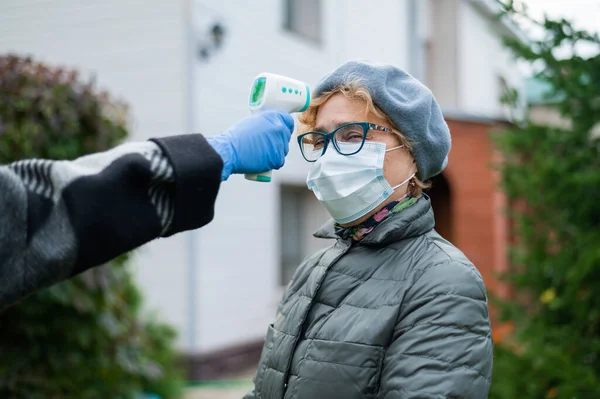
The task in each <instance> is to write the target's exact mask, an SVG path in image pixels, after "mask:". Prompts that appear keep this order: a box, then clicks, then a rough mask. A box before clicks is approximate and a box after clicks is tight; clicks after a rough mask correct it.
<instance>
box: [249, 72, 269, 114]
mask: <svg viewBox="0 0 600 399" xmlns="http://www.w3.org/2000/svg"><path fill="white" fill-rule="evenodd" d="M266 85H267V78H265V77H260V78H258V79H256V80H255V81H254V84H253V85H252V90H251V91H250V106H251V107H256V106H258V105H260V104H261V103H262V100H263V97H264V95H265V86H266Z"/></svg>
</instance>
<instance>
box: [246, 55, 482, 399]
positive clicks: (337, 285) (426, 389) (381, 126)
mask: <svg viewBox="0 0 600 399" xmlns="http://www.w3.org/2000/svg"><path fill="white" fill-rule="evenodd" d="M314 94H315V97H314V99H313V101H312V103H311V105H310V107H309V108H308V109H307V110H306V111H305V113H304V114H303V115H302V118H301V121H302V122H303V123H304V124H306V125H307V126H308V127H309V129H310V131H309V132H308V133H305V134H302V135H300V136H299V138H298V140H299V143H300V147H301V149H302V154H303V155H304V157H305V159H306V160H307V161H308V162H312V163H313V164H312V168H311V169H310V172H309V174H308V178H307V185H308V188H309V189H310V190H312V191H313V192H314V194H315V196H316V197H317V199H318V200H319V201H320V202H321V203H322V204H323V206H325V208H326V209H327V210H328V212H329V213H330V214H331V216H332V217H333V219H334V220H333V221H331V222H328V223H327V224H326V225H325V226H324V227H323V228H321V230H319V231H318V232H317V233H316V236H318V237H322V238H329V239H335V242H334V243H333V245H331V246H330V247H328V248H326V249H324V250H321V251H319V252H317V253H315V254H313V255H312V256H310V257H309V258H308V259H306V260H305V261H304V262H303V263H302V264H301V265H300V266H299V267H298V270H297V272H296V273H295V276H294V278H293V279H292V281H291V282H290V284H289V286H288V287H287V289H286V291H285V294H284V296H283V299H282V301H281V303H280V305H279V309H278V312H277V315H276V318H275V321H274V323H273V324H272V325H270V326H269V328H268V332H267V336H266V341H265V344H264V348H263V352H262V355H261V359H260V363H259V366H258V371H257V374H256V377H255V379H254V383H255V387H254V390H253V391H252V392H251V393H249V394H248V395H247V396H246V398H247V399H249V398H262V399H283V398H285V399H321V398H322V399H334V398H340V399H354V398H387V399H392V398H406V399H408V398H415V399H416V398H423V399H425V398H431V399H433V398H435V399H438V398H439V399H442V398H468V399H480V398H481V399H483V398H487V395H488V390H489V387H490V377H491V370H492V339H491V330H490V322H489V315H488V306H487V299H486V291H485V287H484V284H483V281H482V278H481V275H480V274H479V272H478V271H477V269H476V268H475V267H474V266H473V264H472V263H471V262H470V261H469V260H468V259H467V258H466V257H465V255H464V254H463V253H462V252H461V251H460V250H458V249H457V248H456V247H454V246H453V245H452V244H451V243H449V242H448V241H446V240H444V239H443V238H442V237H441V236H440V235H439V234H437V233H436V232H435V230H434V224H435V222H434V217H433V211H432V209H431V202H430V200H429V198H428V197H427V196H426V195H425V194H423V193H422V189H423V188H425V187H426V185H425V184H424V183H423V182H424V181H426V180H427V179H428V178H430V177H432V176H434V175H436V174H438V173H440V172H441V171H442V170H443V169H444V168H445V166H446V164H447V160H448V157H447V156H448V152H449V150H450V133H449V130H448V127H447V125H446V123H445V121H444V119H443V117H442V113H441V111H440V108H439V106H438V104H437V102H436V101H435V99H434V97H433V95H432V94H431V92H430V91H429V90H428V89H427V88H426V87H425V86H423V85H422V84H421V83H419V82H418V81H417V80H416V79H414V78H413V77H411V76H409V75H408V74H406V73H405V72H403V71H401V70H400V69H398V68H396V67H393V66H389V65H376V64H371V63H366V62H348V63H346V64H344V65H342V66H341V67H340V68H338V69H337V70H335V71H334V72H332V73H331V74H329V75H327V76H325V77H324V78H323V79H322V80H321V82H320V83H319V84H318V86H317V87H316V89H315V93H314Z"/></svg>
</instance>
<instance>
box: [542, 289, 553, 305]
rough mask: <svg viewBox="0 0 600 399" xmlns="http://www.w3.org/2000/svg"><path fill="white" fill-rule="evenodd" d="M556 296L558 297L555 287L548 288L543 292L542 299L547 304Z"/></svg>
mask: <svg viewBox="0 0 600 399" xmlns="http://www.w3.org/2000/svg"><path fill="white" fill-rule="evenodd" d="M554 298H556V291H555V290H554V288H548V289H547V290H546V291H544V292H542V295H540V301H542V303H546V304H547V303H550V302H552V301H553V300H554Z"/></svg>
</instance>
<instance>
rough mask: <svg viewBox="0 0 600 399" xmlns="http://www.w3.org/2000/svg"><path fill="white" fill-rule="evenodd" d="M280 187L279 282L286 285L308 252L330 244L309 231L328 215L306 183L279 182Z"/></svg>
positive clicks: (315, 228)
mask: <svg viewBox="0 0 600 399" xmlns="http://www.w3.org/2000/svg"><path fill="white" fill-rule="evenodd" d="M280 190H281V193H280V198H281V205H280V215H279V221H280V222H279V223H280V225H279V231H280V236H279V237H280V253H281V261H280V267H281V271H280V283H281V284H282V285H286V284H287V283H288V282H289V281H290V279H291V278H292V276H293V275H294V272H295V271H296V268H297V267H298V265H299V264H300V263H301V262H302V261H303V260H304V259H305V258H306V257H307V256H308V255H310V254H311V253H313V252H315V251H317V250H318V249H320V248H323V247H324V246H326V245H329V244H331V243H330V242H329V240H324V239H319V238H315V237H313V235H312V234H313V233H314V232H315V231H316V230H317V229H318V228H319V227H321V226H322V225H323V224H324V223H325V222H326V221H327V220H329V218H330V217H329V214H328V213H327V211H326V210H325V208H323V206H322V205H321V204H320V203H319V201H318V200H317V199H316V198H315V196H314V194H313V193H312V192H311V191H309V190H308V189H307V188H306V186H289V185H282V186H281V188H280Z"/></svg>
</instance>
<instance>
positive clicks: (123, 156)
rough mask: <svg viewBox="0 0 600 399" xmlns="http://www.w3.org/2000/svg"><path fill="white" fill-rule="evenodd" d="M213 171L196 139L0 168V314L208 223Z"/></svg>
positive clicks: (205, 147)
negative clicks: (34, 295)
mask: <svg viewBox="0 0 600 399" xmlns="http://www.w3.org/2000/svg"><path fill="white" fill-rule="evenodd" d="M222 167H223V164H222V161H221V158H220V157H219V155H218V154H217V153H216V152H215V151H214V150H213V149H212V147H211V146H210V145H209V144H208V143H207V142H206V140H205V139H204V137H202V136H201V135H199V134H190V135H182V136H171V137H166V138H160V139H153V140H151V141H147V142H141V143H128V144H123V145H121V146H118V147H115V148H113V149H112V150H110V151H106V152H102V153H98V154H92V155H87V156H84V157H81V158H78V159H76V160H74V161H50V160H40V159H30V160H22V161H18V162H15V163H13V164H9V165H5V166H0V210H1V211H0V309H2V308H4V307H6V306H8V305H10V304H11V303H14V302H15V301H17V300H19V299H21V298H23V297H24V296H26V295H28V294H30V293H32V292H34V291H36V290H38V289H40V288H43V287H47V286H49V285H51V284H54V283H56V282H59V281H62V280H65V279H67V278H69V277H72V276H74V275H77V274H79V273H81V272H83V271H85V270H87V269H89V268H91V267H94V266H97V265H100V264H102V263H105V262H107V261H109V260H111V259H113V258H115V257H116V256H118V255H121V254H123V253H125V252H127V251H130V250H132V249H134V248H136V247H138V246H140V245H142V244H145V243H147V242H149V241H151V240H153V239H155V238H158V237H168V236H171V235H173V234H176V233H179V232H181V231H185V230H190V229H194V228H198V227H201V226H203V225H205V224H206V223H208V222H210V221H211V220H212V218H213V214H214V201H215V199H216V196H217V193H218V189H219V185H220V181H221V179H220V176H221V169H222Z"/></svg>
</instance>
